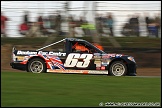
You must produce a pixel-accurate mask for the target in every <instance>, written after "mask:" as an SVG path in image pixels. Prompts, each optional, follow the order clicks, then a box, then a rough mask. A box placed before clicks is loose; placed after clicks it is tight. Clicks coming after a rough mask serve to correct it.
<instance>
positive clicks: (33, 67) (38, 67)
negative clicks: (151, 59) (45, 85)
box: [27, 58, 46, 73]
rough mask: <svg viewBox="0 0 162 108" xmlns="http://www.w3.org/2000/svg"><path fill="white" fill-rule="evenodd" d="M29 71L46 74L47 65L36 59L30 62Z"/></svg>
mask: <svg viewBox="0 0 162 108" xmlns="http://www.w3.org/2000/svg"><path fill="white" fill-rule="evenodd" d="M27 70H28V71H29V72H33V73H43V72H46V65H45V63H44V61H43V60H42V59H40V58H34V59H32V60H30V61H29V63H28V69H27Z"/></svg>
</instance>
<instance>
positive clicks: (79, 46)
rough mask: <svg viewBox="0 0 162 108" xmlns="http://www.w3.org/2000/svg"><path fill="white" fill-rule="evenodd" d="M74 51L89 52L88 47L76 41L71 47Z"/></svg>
mask: <svg viewBox="0 0 162 108" xmlns="http://www.w3.org/2000/svg"><path fill="white" fill-rule="evenodd" d="M72 48H73V49H74V50H75V51H76V52H78V51H79V52H80V51H81V52H89V49H88V48H86V47H85V46H84V45H82V44H78V42H77V43H75V45H74V46H73V47H72Z"/></svg>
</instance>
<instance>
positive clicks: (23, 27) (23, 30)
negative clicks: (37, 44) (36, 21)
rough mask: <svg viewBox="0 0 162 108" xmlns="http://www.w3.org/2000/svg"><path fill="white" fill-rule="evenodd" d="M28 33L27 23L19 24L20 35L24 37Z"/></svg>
mask: <svg viewBox="0 0 162 108" xmlns="http://www.w3.org/2000/svg"><path fill="white" fill-rule="evenodd" d="M28 31H29V27H28V25H27V23H25V22H24V23H22V24H20V27H19V32H20V34H22V35H25V36H26V35H27V33H28Z"/></svg>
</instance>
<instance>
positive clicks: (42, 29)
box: [37, 15, 44, 34]
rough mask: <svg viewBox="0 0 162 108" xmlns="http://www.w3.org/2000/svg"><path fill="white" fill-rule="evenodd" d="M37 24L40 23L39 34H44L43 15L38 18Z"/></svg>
mask: <svg viewBox="0 0 162 108" xmlns="http://www.w3.org/2000/svg"><path fill="white" fill-rule="evenodd" d="M37 22H38V27H39V29H38V30H39V32H40V33H42V34H43V32H44V26H43V18H42V16H41V15H39V16H38V19H37Z"/></svg>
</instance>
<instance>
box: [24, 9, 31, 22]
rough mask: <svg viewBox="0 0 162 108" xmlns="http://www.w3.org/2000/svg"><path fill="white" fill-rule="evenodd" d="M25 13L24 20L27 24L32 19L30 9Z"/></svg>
mask: <svg viewBox="0 0 162 108" xmlns="http://www.w3.org/2000/svg"><path fill="white" fill-rule="evenodd" d="M24 13H25V14H24V17H23V18H24V19H23V22H25V23H26V24H29V23H30V21H29V12H28V11H25V12H24Z"/></svg>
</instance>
